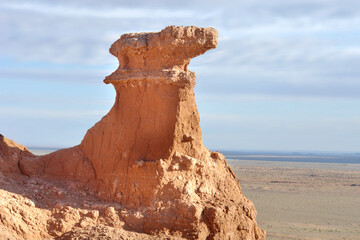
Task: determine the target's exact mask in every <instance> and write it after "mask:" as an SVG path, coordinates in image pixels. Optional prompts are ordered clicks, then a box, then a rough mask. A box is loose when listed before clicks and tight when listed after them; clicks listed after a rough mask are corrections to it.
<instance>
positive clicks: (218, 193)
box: [19, 26, 265, 239]
mask: <svg viewBox="0 0 360 240" xmlns="http://www.w3.org/2000/svg"><path fill="white" fill-rule="evenodd" d="M216 45H217V31H216V30H215V29H213V28H197V27H176V26H170V27H167V28H165V29H163V30H162V31H160V32H154V33H135V34H124V35H122V36H121V37H120V39H119V40H117V41H116V42H115V43H114V44H113V45H112V46H111V48H110V53H111V54H113V55H114V56H115V57H117V58H118V60H119V68H118V69H117V70H116V71H115V72H114V73H112V74H111V75H110V76H108V77H106V78H105V80H104V82H105V83H107V84H109V83H111V84H112V85H113V86H114V87H115V90H116V99H115V104H114V106H113V107H112V109H111V110H110V112H109V113H108V114H107V115H106V116H104V117H103V118H102V119H101V121H99V122H98V123H96V124H95V125H94V126H93V127H92V128H91V129H89V130H88V132H87V133H86V135H85V137H84V139H83V141H82V142H81V144H80V145H78V146H75V147H72V148H68V149H62V150H59V151H56V152H53V153H51V154H48V155H45V156H33V155H31V154H22V155H21V158H19V159H20V161H19V166H20V170H21V172H22V173H23V174H25V175H27V176H31V177H41V178H42V179H60V180H68V181H73V180H76V181H79V182H81V183H84V184H86V185H87V186H88V187H89V192H96V194H97V196H98V198H100V199H103V200H106V201H112V202H115V203H116V204H119V205H120V206H121V207H122V208H123V211H119V217H120V218H121V219H123V221H124V222H125V224H126V225H127V226H128V227H129V228H130V229H132V230H135V231H138V232H144V233H148V234H156V233H158V232H166V233H168V234H169V235H172V236H181V237H183V238H187V239H265V231H264V230H261V229H260V228H258V226H257V223H256V210H255V208H254V206H253V204H252V202H251V201H249V200H248V199H246V198H245V197H244V195H243V194H242V192H241V189H240V184H239V183H238V181H237V179H236V177H235V175H234V174H233V172H232V171H231V169H230V168H229V167H228V165H227V163H226V161H225V158H224V156H223V155H222V154H220V153H218V152H211V151H209V150H208V149H206V148H205V147H204V145H203V142H202V134H201V129H200V125H199V121H200V117H199V114H198V111H197V108H196V104H195V96H194V92H193V88H194V86H195V74H194V73H193V72H191V71H189V70H188V65H189V63H190V60H191V59H192V58H194V57H196V56H198V55H201V54H203V53H204V52H206V51H207V50H209V49H213V48H215V47H216Z"/></svg>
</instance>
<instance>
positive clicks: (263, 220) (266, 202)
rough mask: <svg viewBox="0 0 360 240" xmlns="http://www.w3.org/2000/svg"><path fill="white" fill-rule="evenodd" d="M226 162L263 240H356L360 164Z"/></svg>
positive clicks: (359, 219)
mask: <svg viewBox="0 0 360 240" xmlns="http://www.w3.org/2000/svg"><path fill="white" fill-rule="evenodd" d="M228 162H229V165H230V166H231V167H232V169H233V170H234V172H235V174H236V176H237V177H238V179H239V181H240V183H241V186H242V191H243V192H244V194H245V196H246V197H247V198H249V199H251V200H252V201H253V202H254V204H255V207H256V209H257V212H258V216H257V220H258V223H259V225H260V227H261V228H264V229H265V230H266V231H267V238H266V239H269V240H280V239H283V240H285V239H326V240H330V239H334V240H335V239H336V240H338V239H353V240H358V239H360V164H336V163H331V164H326V163H299V162H298V163H291V162H269V161H247V160H229V161H228Z"/></svg>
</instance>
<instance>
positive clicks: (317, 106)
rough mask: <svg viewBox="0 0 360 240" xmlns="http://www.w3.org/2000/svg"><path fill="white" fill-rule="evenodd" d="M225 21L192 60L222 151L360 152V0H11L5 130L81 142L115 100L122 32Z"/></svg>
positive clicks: (2, 100) (4, 71)
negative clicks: (112, 50)
mask: <svg viewBox="0 0 360 240" xmlns="http://www.w3.org/2000/svg"><path fill="white" fill-rule="evenodd" d="M168 25H183V26H188V25H195V26H198V27H214V28H216V29H217V30H218V31H219V44H218V47H217V48H216V49H214V50H211V51H209V52H207V53H205V54H204V55H201V56H199V57H197V58H195V59H193V60H192V61H191V63H190V65H189V70H191V71H195V72H196V76H197V83H196V87H195V94H196V102H197V106H198V110H199V113H200V117H201V121H200V124H201V127H202V132H203V138H204V143H205V145H206V146H207V147H208V148H210V149H212V150H234V151H305V152H306V151H307V152H321V151H325V152H360V67H359V65H360V64H359V63H360V1H357V0H347V1H339V0H316V1H314V0H301V1H299V0H293V1H288V0H272V1H260V0H247V1H243V0H238V1H234V0H232V1H226V0H225V1H214V0H207V1H200V0H192V1H187V0H183V1H160V0H155V1H143V0H132V1H115V0H114V1H95V0H90V1H80V0H71V1H70V0H63V1H45V0H33V1H23V0H16V1H1V2H0V133H1V134H3V135H4V136H6V137H8V138H11V139H13V140H15V141H16V142H18V143H20V144H23V145H26V146H28V147H34V146H46V147H68V146H73V145H77V144H79V143H80V141H81V140H82V138H83V136H84V135H85V133H86V131H87V129H89V128H90V127H91V126H93V125H94V124H95V123H96V122H97V121H99V120H100V119H101V117H102V116H103V115H105V114H106V113H107V112H108V111H109V110H110V108H111V107H112V105H113V103H114V98H115V91H114V89H113V87H112V86H111V85H106V84H104V83H103V82H102V81H103V79H104V78H105V76H107V75H110V74H111V73H112V72H113V71H114V70H115V69H116V68H117V66H118V62H117V59H116V58H115V57H113V56H112V55H110V54H109V52H108V49H109V47H110V45H111V44H112V43H113V42H114V41H116V40H117V39H118V38H119V37H120V36H121V34H123V33H129V32H148V31H151V32H153V31H160V30H161V29H163V28H165V27H166V26H168Z"/></svg>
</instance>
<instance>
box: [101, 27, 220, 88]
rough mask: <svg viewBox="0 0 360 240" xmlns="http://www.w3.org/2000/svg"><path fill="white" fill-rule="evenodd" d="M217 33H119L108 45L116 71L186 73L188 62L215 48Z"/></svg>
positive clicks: (207, 30)
mask: <svg viewBox="0 0 360 240" xmlns="http://www.w3.org/2000/svg"><path fill="white" fill-rule="evenodd" d="M217 38H218V33H217V30H216V29H214V28H198V27H194V26H188V27H180V26H169V27H166V28H165V29H163V30H162V31H160V32H150V33H129V34H123V35H122V36H121V37H120V39H118V40H117V41H116V42H114V43H113V44H112V45H111V48H110V53H111V54H112V55H114V56H115V57H117V58H118V60H119V69H118V70H117V71H116V72H114V73H113V76H109V77H108V78H107V79H106V80H105V82H106V83H108V82H111V80H114V79H110V78H114V77H115V76H114V75H118V74H120V72H129V71H130V72H154V71H161V70H164V69H167V70H170V69H173V70H180V71H187V66H188V64H189V62H190V60H191V59H192V58H194V57H196V56H199V55H201V54H203V53H205V52H206V51H207V50H209V49H212V48H215V47H216V45H217Z"/></svg>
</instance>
